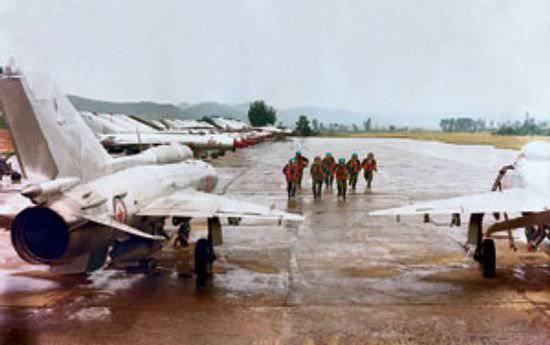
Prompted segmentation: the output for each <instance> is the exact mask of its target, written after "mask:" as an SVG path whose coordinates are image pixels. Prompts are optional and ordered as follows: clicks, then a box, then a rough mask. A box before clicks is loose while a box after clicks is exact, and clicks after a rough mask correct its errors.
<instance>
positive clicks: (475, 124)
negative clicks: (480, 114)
mask: <svg viewBox="0 0 550 345" xmlns="http://www.w3.org/2000/svg"><path fill="white" fill-rule="evenodd" d="M439 127H441V130H442V131H443V132H484V131H486V130H487V124H486V120H484V119H477V120H475V119H473V118H471V117H457V118H448V119H441V121H440V122H439Z"/></svg>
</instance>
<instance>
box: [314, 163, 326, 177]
mask: <svg viewBox="0 0 550 345" xmlns="http://www.w3.org/2000/svg"><path fill="white" fill-rule="evenodd" d="M311 178H312V179H313V180H315V181H322V180H323V179H324V178H325V173H324V171H323V167H322V166H321V163H314V164H313V165H312V166H311Z"/></svg>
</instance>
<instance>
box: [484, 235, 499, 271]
mask: <svg viewBox="0 0 550 345" xmlns="http://www.w3.org/2000/svg"><path fill="white" fill-rule="evenodd" d="M481 257H482V263H481V264H482V267H483V277H484V278H494V277H495V273H496V250H495V241H494V240H492V239H485V240H483V243H482V244H481Z"/></svg>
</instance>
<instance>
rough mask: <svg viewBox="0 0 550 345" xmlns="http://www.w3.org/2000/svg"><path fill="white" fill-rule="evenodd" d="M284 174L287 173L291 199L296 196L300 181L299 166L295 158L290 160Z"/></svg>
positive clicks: (287, 188)
mask: <svg viewBox="0 0 550 345" xmlns="http://www.w3.org/2000/svg"><path fill="white" fill-rule="evenodd" d="M283 175H285V179H286V191H287V193H288V199H289V200H290V198H292V197H294V196H296V183H297V182H298V166H297V164H296V160H295V159H294V158H290V159H289V160H288V164H287V165H285V167H284V168H283Z"/></svg>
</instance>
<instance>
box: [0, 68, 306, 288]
mask: <svg viewBox="0 0 550 345" xmlns="http://www.w3.org/2000/svg"><path fill="white" fill-rule="evenodd" d="M9 71H10V73H5V74H3V75H0V105H1V107H2V110H3V112H4V117H5V120H6V123H7V125H8V127H9V129H10V130H11V134H12V137H13V142H14V146H15V149H16V152H17V157H18V160H19V162H20V167H21V169H22V173H23V175H24V176H25V177H26V178H27V179H29V180H32V181H35V183H32V184H29V185H26V186H25V187H23V188H22V189H21V191H20V195H18V196H17V199H18V200H21V199H24V200H25V201H26V203H27V205H26V207H24V208H23V207H22V206H21V205H20V204H16V203H15V200H13V202H8V203H6V204H4V205H1V206H0V221H1V222H2V223H3V224H5V223H7V224H8V227H9V228H10V229H11V239H12V243H13V246H14V248H15V250H16V251H17V253H18V254H19V255H20V256H21V257H22V258H23V259H25V260H26V261H28V262H31V263H37V264H46V265H49V266H50V268H51V270H52V271H53V272H57V273H62V274H63V273H77V272H90V271H93V270H96V269H98V268H100V267H102V266H103V265H104V263H105V262H106V260H107V258H109V260H110V262H111V264H113V265H114V266H117V267H127V266H129V265H134V264H136V263H139V264H142V265H148V264H149V262H150V261H149V258H150V256H151V254H152V253H154V252H155V251H157V250H159V249H160V248H161V247H162V245H163V244H164V243H166V240H167V238H166V236H165V235H166V233H165V231H164V229H163V228H164V225H165V222H166V221H169V220H171V221H172V223H173V224H174V225H176V226H177V225H180V224H182V223H183V222H187V221H188V220H189V219H190V218H192V217H204V218H207V219H208V239H206V238H204V239H200V240H199V241H198V242H197V244H196V249H195V267H196V273H197V279H198V282H201V283H204V280H205V278H206V277H207V276H208V275H209V270H210V267H211V264H212V261H213V258H214V257H215V256H214V254H213V245H215V244H217V243H214V242H215V240H218V242H219V240H221V222H220V218H231V219H234V218H246V217H251V218H261V219H276V220H278V221H281V220H290V221H300V220H302V217H301V216H299V215H293V214H288V213H285V212H281V211H277V210H274V209H273V208H267V207H262V206H259V205H256V204H251V203H246V202H240V201H234V200H231V199H228V198H225V197H222V196H218V195H213V194H209V193H208V192H211V191H212V190H213V189H214V187H215V186H216V183H217V181H218V178H217V175H216V171H215V170H214V169H213V168H212V167H211V166H210V165H208V164H206V163H204V162H201V161H197V160H193V159H192V157H193V154H192V152H191V150H190V149H189V148H188V147H186V146H183V145H179V144H171V145H162V146H157V147H154V148H150V149H148V150H146V151H144V152H141V153H140V154H137V155H134V156H126V157H120V158H112V157H110V156H109V155H108V154H107V152H106V151H105V150H104V149H103V147H101V145H100V143H99V142H98V141H97V140H96V138H95V137H94V134H93V133H92V131H91V130H90V128H88V127H87V126H86V124H85V123H84V121H83V119H82V117H81V116H80V115H79V113H78V112H77V111H76V110H75V109H74V108H73V106H72V104H71V103H70V101H69V100H68V99H67V97H66V96H65V95H64V94H63V93H61V92H60V91H59V89H57V88H56V87H55V86H54V85H53V84H52V83H50V82H49V81H48V80H47V79H45V78H42V77H40V76H30V75H29V76H25V75H23V74H22V73H16V72H15V70H14V69H9Z"/></svg>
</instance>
